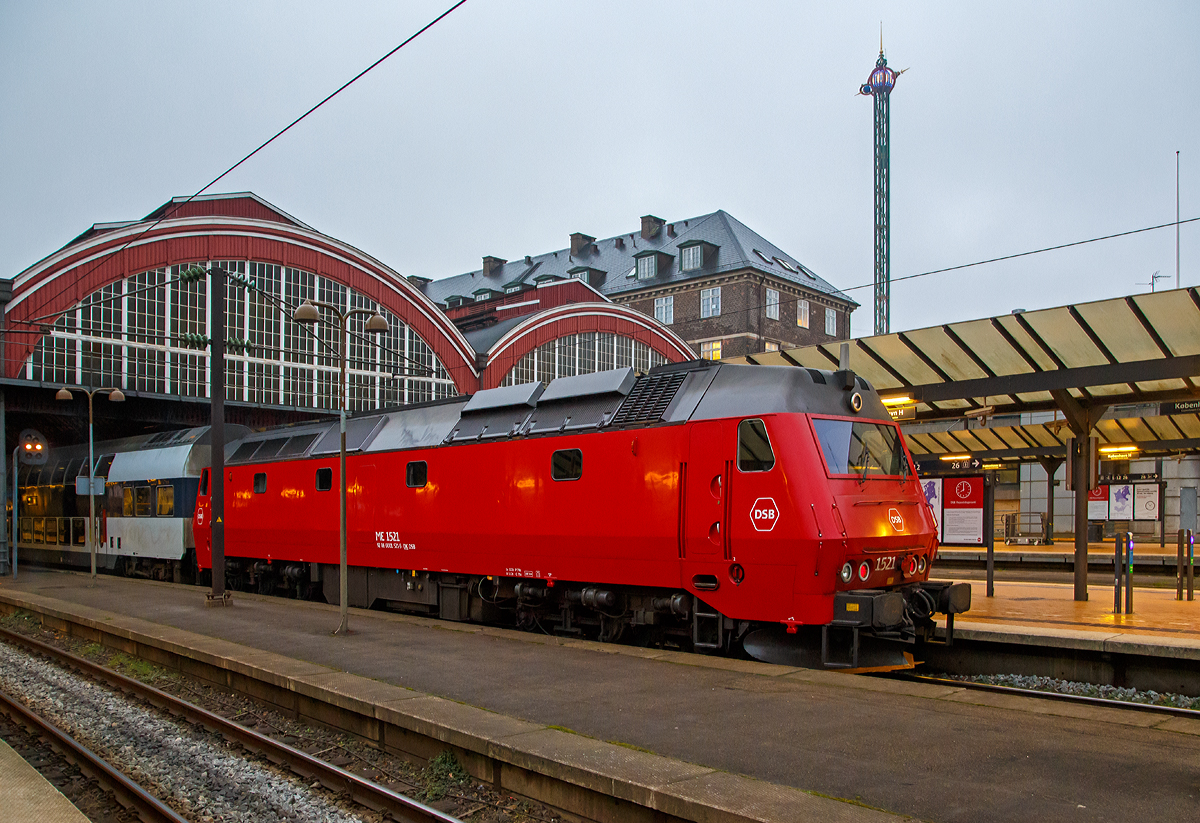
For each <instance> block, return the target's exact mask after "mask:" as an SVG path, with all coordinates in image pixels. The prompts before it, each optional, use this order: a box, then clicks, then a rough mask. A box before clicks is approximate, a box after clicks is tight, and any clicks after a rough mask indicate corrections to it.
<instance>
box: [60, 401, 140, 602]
mask: <svg viewBox="0 0 1200 823" xmlns="http://www.w3.org/2000/svg"><path fill="white" fill-rule="evenodd" d="M74 391H81V392H83V393H84V394H86V395H87V399H88V528H87V541H88V551H89V552H90V553H91V556H92V582H93V583H95V582H96V494H95V492H96V488H95V486H96V477H95V474H96V454H95V451H96V449H95V438H94V437H93V436H92V435H93V429H94V427H93V424H92V398H93V397H94V396H95V395H97V394H107V395H108V399H109V400H110V401H112V402H113V403H123V402H125V394H124V393H123V392H122V391H121V390H120V389H74ZM74 396H75V395H74V394H73V393H72V390H71V389H68V388H67V387H66V386H63V387H62V388H61V389H59V390H58V393H57V394H55V395H54V399H56V400H70V399H71V398H72V397H74Z"/></svg>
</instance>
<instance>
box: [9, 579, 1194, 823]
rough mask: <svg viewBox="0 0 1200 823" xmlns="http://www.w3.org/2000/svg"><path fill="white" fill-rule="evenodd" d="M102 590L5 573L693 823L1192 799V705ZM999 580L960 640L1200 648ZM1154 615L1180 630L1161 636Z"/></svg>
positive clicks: (53, 607)
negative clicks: (1012, 691) (1181, 710)
mask: <svg viewBox="0 0 1200 823" xmlns="http://www.w3.org/2000/svg"><path fill="white" fill-rule="evenodd" d="M89 583H90V581H89V579H88V577H87V576H86V575H82V574H76V573H70V572H48V571H22V572H21V574H20V578H19V580H18V581H16V582H14V581H13V580H12V579H11V578H3V579H0V608H2V609H3V610H4V611H12V610H13V609H18V608H19V609H24V610H27V611H31V612H34V613H39V614H43V615H48V616H50V617H51V618H53V620H57V621H67V620H71V621H75V622H76V623H77V624H79V625H86V626H91V627H95V628H96V629H97V630H100V629H103V630H104V631H106V632H108V633H110V634H112V635H116V636H119V637H128V638H130V639H131V640H136V642H137V643H139V644H144V645H150V646H155V647H156V648H161V649H167V650H170V651H171V652H172V653H174V654H189V655H192V656H194V658H195V659H198V660H199V659H204V660H207V661H210V662H213V661H215V663H216V664H219V665H222V666H225V667H226V669H227V670H228V671H229V672H230V676H231V677H234V676H244V675H245V674H246V673H250V672H257V673H258V676H260V677H262V678H266V679H269V680H271V682H273V683H276V684H282V686H283V687H285V688H287V689H289V690H291V691H293V692H295V693H297V694H304V695H312V694H317V693H326V694H330V693H332V694H333V695H334V699H335V701H341V702H340V703H339V704H338V705H343V706H347V707H349V706H362V705H369V706H373V707H374V708H373V709H369V711H374V713H375V715H374V716H375V717H377V718H383V717H387V718H389V719H390V722H394V723H396V724H400V725H403V726H404V727H405V728H412V729H421V730H423V731H424V733H426V734H431V735H434V736H436V737H438V739H441V740H446V741H448V742H451V743H453V745H455V746H458V747H460V748H462V749H464V750H473V749H471V748H470V747H472V746H475V747H481V748H482V749H484V750H487V751H489V752H491V753H492V755H493V756H495V757H503V758H507V760H506V761H505V762H512V763H519V764H522V765H523V767H526V768H532V765H531V764H534V763H535V761H536V762H537V763H538V764H540V765H538V768H540V769H545V770H551V771H553V770H558V773H560V774H564V775H568V776H570V777H571V779H573V780H577V781H580V782H582V783H585V784H587V785H589V786H597V787H598V786H603V787H605V790H606V791H611V792H613V793H614V794H615V795H616V796H618V797H637V798H640V799H641V801H642V802H643V803H645V804H648V805H649V806H650V807H651V808H654V809H658V810H662V811H668V812H670V813H677V812H678V811H679V810H685V809H688V810H690V812H689V813H690V814H695V815H697V816H693V817H690V818H688V819H703V820H705V821H713V823H716V822H717V821H734V820H738V821H746V820H762V821H769V820H778V821H793V820H847V821H850V820H854V821H858V820H864V821H866V820H890V819H896V818H897V817H901V818H903V817H914V818H917V819H920V820H929V821H941V822H943V823H949V822H950V821H1009V820H1014V819H1022V820H1030V821H1036V820H1063V819H1067V818H1070V819H1073V820H1080V821H1086V820H1112V819H1126V818H1130V819H1133V818H1135V817H1136V816H1137V815H1147V814H1151V813H1152V814H1153V815H1154V816H1155V818H1156V819H1185V817H1186V816H1188V815H1191V814H1193V813H1194V812H1195V809H1196V797H1195V787H1196V786H1197V785H1198V783H1200V721H1195V720H1191V719H1188V718H1181V717H1169V716H1167V717H1165V716H1162V715H1157V714H1148V713H1144V712H1137V711H1132V710H1126V709H1117V708H1107V707H1088V706H1079V705H1077V704H1071V703H1062V702H1056V701H1047V700H1039V699H1036V698H1029V697H1019V696H1008V695H995V694H991V693H987V692H977V691H971V690H967V689H963V688H959V687H955V686H943V685H930V684H923V683H912V682H904V681H899V680H888V679H881V678H875V677H865V676H858V675H850V674H842V673H837V672H826V671H812V670H805V669H795V668H790V667H784V666H773V665H769V664H765V663H759V662H757V661H743V660H727V659H720V658H709V657H704V656H701V655H695V654H683V653H678V652H671V651H665V650H659V649H644V648H635V647H627V646H619V645H610V644H600V643H591V642H587V641H579V640H567V639H562V638H557V637H550V636H545V635H535V634H528V633H521V632H516V631H509V630H504V629H495V628H489V627H479V626H471V625H463V624H457V623H447V622H444V621H438V620H431V619H425V618H416V617H409V616H403V615H395V614H388V613H382V612H368V611H360V610H354V609H352V610H351V614H350V626H351V629H352V631H353V634H352V635H351V636H349V637H335V636H332V635H331V634H330V632H331V631H332V630H333V628H334V627H336V625H337V609H336V607H333V606H327V605H323V604H312V603H302V602H297V601H290V600H282V599H278V598H268V597H258V596H254V595H245V594H240V593H238V594H235V595H234V603H233V605H232V606H230V607H229V608H206V607H205V605H204V590H203V589H197V588H194V587H187V586H179V585H173V584H167V583H153V582H148V581H133V580H126V579H120V578H113V577H101V578H100V580H99V581H98V582H97V584H96V585H94V586H90V585H89ZM981 586H982V584H976V586H975V589H974V594H975V597H974V603H975V607H974V608H973V609H972V612H971V614H970V618H971V619H970V620H967V619H966V616H964V618H963V619H962V620H961V621H960V623H959V624H958V627H956V628H957V629H958V630H960V631H979V632H995V633H1003V634H1007V635H1009V636H1013V637H1028V638H1033V637H1035V636H1038V635H1041V636H1043V637H1047V638H1053V637H1055V636H1056V633H1063V632H1071V633H1074V634H1076V635H1079V637H1078V639H1077V641H1076V642H1098V643H1106V642H1137V643H1141V644H1143V645H1145V646H1146V647H1147V648H1151V647H1153V648H1156V649H1161V650H1162V653H1164V654H1169V655H1176V654H1184V655H1190V654H1193V653H1196V654H1198V655H1200V631H1197V627H1198V626H1200V618H1198V617H1197V616H1198V615H1200V601H1197V602H1193V603H1186V602H1185V603H1182V604H1175V605H1172V604H1171V603H1166V602H1159V601H1158V600H1157V599H1156V597H1157V596H1161V595H1162V594H1163V593H1162V592H1152V591H1148V590H1147V591H1143V590H1138V591H1137V593H1136V596H1135V614H1134V615H1132V616H1130V617H1128V618H1124V619H1123V621H1122V622H1121V623H1120V624H1118V623H1117V622H1115V620H1111V618H1112V617H1113V616H1112V615H1108V616H1107V617H1106V616H1105V614H1104V611H1103V609H1104V604H1105V602H1106V601H1105V598H1104V596H1103V595H1104V594H1105V591H1104V590H1103V589H1101V588H1100V587H1096V589H1095V592H1094V593H1093V595H1092V598H1091V600H1089V602H1088V603H1085V604H1074V603H1073V601H1071V600H1070V596H1071V591H1070V589H1069V587H1055V586H1052V585H1042V584H1004V583H998V584H997V593H998V597H997V598H995V599H994V600H991V601H989V599H988V598H985V597H984V596H983V591H982V588H981ZM1060 589H1061V590H1060ZM1108 594H1109V598H1108V602H1107V606H1108V608H1109V609H1110V610H1111V606H1112V604H1111V593H1110V592H1109V593H1108ZM1141 604H1145V606H1144V610H1143V611H1137V610H1136V609H1138V608H1139V606H1140V605H1141ZM1176 606H1178V607H1179V608H1178V609H1176ZM1021 610H1024V613H1025V615H1026V617H1025V618H1024V622H1019V620H1020V618H1019V615H1020V614H1021ZM1035 612H1036V617H1037V619H1036V620H1035V619H1032V618H1031V617H1030V615H1032V614H1034V613H1035ZM1153 615H1159V617H1160V618H1161V619H1162V620H1163V621H1166V624H1168V625H1166V628H1172V629H1176V630H1177V631H1174V632H1170V631H1163V630H1160V631H1158V632H1157V633H1155V632H1154V631H1152V630H1151V629H1150V628H1149V626H1150V623H1151V617H1152V616H1153ZM1126 620H1127V621H1130V622H1128V623H1126V622H1125V621H1126ZM1133 621H1139V622H1137V623H1134V622H1133ZM1172 621H1174V622H1172ZM1067 626H1070V628H1068V627H1067ZM1121 637H1124V638H1125V640H1122V639H1121ZM1051 642H1053V641H1051ZM505 774H507V771H506V772H505ZM688 804H690V805H688ZM701 807H703V808H705V809H707V810H709V811H706V812H704V815H703V816H702V817H701V816H698V813H696V810H697V809H699V808H701Z"/></svg>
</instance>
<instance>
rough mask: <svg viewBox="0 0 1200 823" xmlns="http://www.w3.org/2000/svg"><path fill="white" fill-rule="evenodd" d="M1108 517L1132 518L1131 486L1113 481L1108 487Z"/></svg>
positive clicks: (1117, 518)
mask: <svg viewBox="0 0 1200 823" xmlns="http://www.w3.org/2000/svg"><path fill="white" fill-rule="evenodd" d="M1108 519H1109V520H1132V519H1133V486H1131V485H1129V484H1128V483H1114V484H1113V485H1111V486H1109V487H1108Z"/></svg>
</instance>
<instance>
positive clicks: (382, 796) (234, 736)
mask: <svg viewBox="0 0 1200 823" xmlns="http://www.w3.org/2000/svg"><path fill="white" fill-rule="evenodd" d="M0 638H3V639H5V640H8V641H9V642H12V643H14V644H16V645H19V646H22V647H24V648H26V649H28V650H30V651H34V652H37V653H39V654H43V655H46V656H47V657H49V658H51V659H54V660H57V661H60V662H62V663H65V664H66V665H69V666H71V667H73V668H76V669H78V670H80V671H81V672H83V673H84V674H86V675H88V676H90V677H94V678H96V679H98V680H102V681H104V682H106V683H109V684H110V685H112V686H116V687H117V688H119V689H121V690H123V691H126V692H129V693H131V694H133V695H136V696H137V697H140V698H142V699H144V700H146V701H147V702H148V703H150V704H151V705H154V706H157V707H158V708H161V709H165V710H166V711H169V712H171V713H172V714H174V715H178V716H180V717H182V718H184V719H186V720H188V721H190V722H192V723H199V724H200V725H202V726H205V727H206V728H208V729H210V730H212V731H215V732H217V733H218V734H220V735H222V736H224V737H226V738H228V739H230V740H233V741H235V742H237V743H240V744H241V745H242V746H244V747H245V748H246V749H248V750H250V751H253V752H256V753H258V754H261V755H263V756H264V757H266V758H267V759H269V760H271V761H273V762H275V763H279V764H281V765H285V766H287V767H288V768H290V769H291V770H292V771H294V772H296V773H297V774H299V775H302V776H303V777H305V778H307V779H310V780H316V781H318V782H320V783H321V785H323V786H324V787H325V788H327V789H329V790H330V791H333V792H338V793H345V794H347V795H349V796H350V797H351V798H353V799H354V800H355V801H356V802H357V803H360V804H362V805H363V806H366V807H368V808H371V809H374V810H376V811H383V812H386V813H387V814H389V815H390V816H391V818H392V819H393V820H395V821H397V822H398V823H462V821H461V820H459V819H458V818H457V817H452V816H450V815H448V814H446V813H445V812H440V811H438V810H437V809H432V808H430V807H429V806H426V805H425V804H423V803H421V802H419V801H416V800H413V799H412V798H411V797H406V796H405V795H402V794H400V793H399V792H394V791H392V790H391V789H389V788H387V787H386V786H381V785H379V784H378V783H376V782H374V781H372V780H368V779H366V778H365V777H360V776H359V775H356V774H354V773H353V772H349V771H346V770H345V769H342V768H339V767H338V766H334V765H333V764H332V763H327V762H325V761H324V760H321V759H319V758H316V757H313V756H311V755H309V754H307V753H305V752H302V751H300V750H299V749H296V748H294V747H292V746H289V745H288V744H286V743H282V742H280V741H278V740H274V739H272V738H270V737H268V736H266V735H264V734H261V733H259V732H256V731H254V730H253V729H248V728H246V727H245V726H242V725H240V724H238V723H235V722H233V721H232V720H226V719H225V718H224V717H221V716H220V715H218V714H215V713H213V712H210V711H208V710H207V709H202V708H200V707H199V706H196V705H194V704H192V703H189V702H187V701H186V700H182V699H180V698H178V697H175V695H172V694H168V693H167V692H164V691H162V690H160V689H156V688H154V687H153V686H148V685H146V684H145V683H142V682H141V681H138V680H134V679H133V678H130V677H126V676H125V675H122V674H119V673H117V672H114V671H113V670H111V669H108V668H105V667H104V666H101V665H99V664H96V663H93V662H92V661H90V660H85V659H84V658H82V657H78V656H76V655H74V654H71V653H70V652H66V651H63V650H62V649H58V648H55V647H54V646H50V645H48V644H46V643H42V642H41V641H39V640H34V639H33V638H31V637H26V636H24V635H22V634H18V633H16V632H13V631H10V630H8V629H4V628H0Z"/></svg>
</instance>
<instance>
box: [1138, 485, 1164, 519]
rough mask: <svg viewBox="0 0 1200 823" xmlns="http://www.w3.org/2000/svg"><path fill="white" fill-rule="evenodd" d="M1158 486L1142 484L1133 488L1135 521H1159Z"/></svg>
mask: <svg viewBox="0 0 1200 823" xmlns="http://www.w3.org/2000/svg"><path fill="white" fill-rule="evenodd" d="M1158 505H1159V503H1158V484H1153V485H1151V484H1150V483H1141V484H1138V485H1136V486H1134V487H1133V519H1134V520H1157V519H1158Z"/></svg>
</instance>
